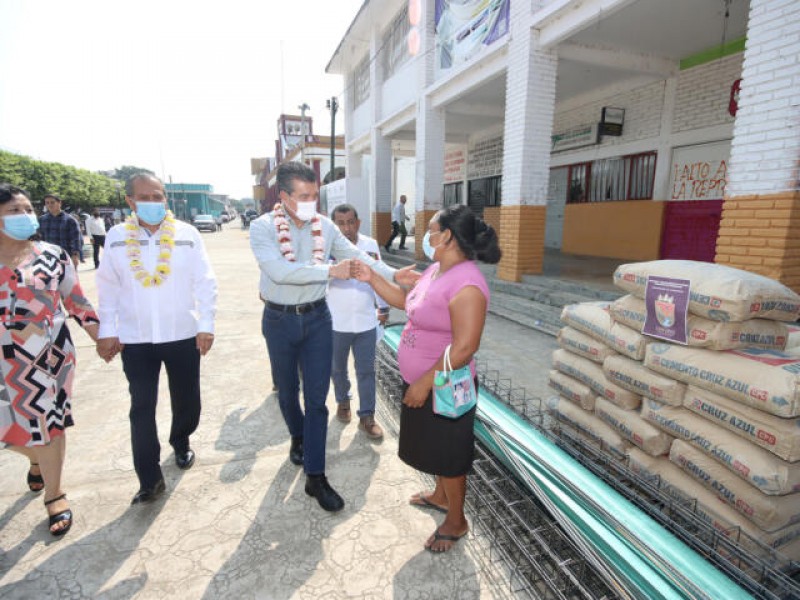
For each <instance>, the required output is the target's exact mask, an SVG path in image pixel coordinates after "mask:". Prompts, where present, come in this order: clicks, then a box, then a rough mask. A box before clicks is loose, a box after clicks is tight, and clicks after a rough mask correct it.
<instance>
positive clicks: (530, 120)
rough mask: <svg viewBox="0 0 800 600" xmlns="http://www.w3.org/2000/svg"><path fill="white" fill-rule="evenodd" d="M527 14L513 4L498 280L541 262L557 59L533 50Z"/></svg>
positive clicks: (524, 7) (519, 4)
mask: <svg viewBox="0 0 800 600" xmlns="http://www.w3.org/2000/svg"><path fill="white" fill-rule="evenodd" d="M515 6H516V7H517V8H516V10H515ZM528 10H530V7H529V6H527V5H526V3H524V2H513V3H512V4H511V11H512V12H511V28H512V31H511V34H512V37H511V39H510V41H509V47H508V70H507V73H506V111H505V126H504V133H503V199H502V206H501V208H500V215H499V218H500V230H499V238H500V247H501V248H502V250H503V258H502V260H501V261H500V264H499V265H498V267H497V276H498V277H499V278H500V279H505V280H508V281H520V279H521V278H522V275H523V273H541V272H542V266H543V260H544V228H545V215H546V211H547V188H548V185H547V184H548V179H549V176H550V136H551V134H552V131H553V113H554V109H555V93H556V91H555V90H556V69H557V62H558V59H557V57H556V54H555V52H554V51H552V50H541V49H539V48H537V37H538V33H537V32H536V31H531V30H530V29H528V28H527V26H526V25H525V23H526V19H524V15H525V14H526V11H528ZM515 23H516V24H517V25H516V28H515ZM493 217H494V218H496V215H493Z"/></svg>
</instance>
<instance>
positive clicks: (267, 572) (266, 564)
mask: <svg viewBox="0 0 800 600" xmlns="http://www.w3.org/2000/svg"><path fill="white" fill-rule="evenodd" d="M262 406H264V405H262ZM273 410H274V414H273ZM267 413H269V414H270V415H271V416H270V418H276V419H280V424H281V426H282V427H283V435H284V436H285V438H286V439H285V440H284V441H288V434H287V433H286V431H285V425H284V424H283V420H282V417H281V416H280V410H279V409H278V407H277V402H276V403H275V404H274V406H273V407H271V408H269V409H268V410H267ZM234 414H235V413H234ZM234 414H232V415H231V422H232V423H233V416H234ZM262 418H263V415H262ZM342 429H343V428H341V427H336V426H333V427H329V430H328V440H327V447H328V448H329V449H330V448H338V446H339V441H340V440H339V438H340V436H341V432H342ZM260 432H262V434H263V429H260ZM287 450H288V445H287ZM234 460H235V459H234ZM243 460H245V461H249V460H250V459H249V458H244V459H243ZM378 462H379V456H378V454H377V452H376V451H375V450H374V449H373V448H372V447H371V446H369V445H367V447H366V448H364V447H363V445H361V444H358V443H355V442H354V443H351V444H350V445H349V446H348V447H347V448H345V449H344V450H342V451H341V452H335V453H331V452H330V450H329V451H328V455H327V460H326V463H327V465H326V472H327V475H328V477H329V480H330V482H331V485H332V486H333V487H334V489H336V490H337V491H339V492H340V493H341V494H342V497H343V498H344V499H345V508H344V510H343V511H342V512H340V513H335V514H331V513H326V512H324V511H323V510H322V509H321V508H320V507H319V506H318V504H317V501H316V500H315V499H313V498H311V497H309V496H307V495H306V493H305V490H304V485H305V476H304V474H303V470H302V468H300V467H297V466H295V465H293V464H292V463H290V462H289V460H288V456H287V458H286V459H285V461H284V463H283V464H282V465H281V467H280V468H279V469H278V471H277V473H276V474H275V477H274V479H273V480H272V482H271V484H270V486H269V489H268V490H267V492H266V494H265V495H264V498H263V500H262V502H261V506H260V507H259V509H258V512H257V514H256V517H255V519H254V521H253V523H252V525H251V526H250V528H249V529H248V530H247V532H246V533H245V534H244V536H243V537H242V539H241V542H240V543H239V546H238V548H237V549H236V551H235V552H234V553H233V554H231V555H230V556H229V558H228V560H227V561H226V562H225V564H224V565H223V566H222V568H220V570H219V571H218V572H217V573H216V574H215V575H214V577H213V578H212V580H211V582H210V583H209V586H208V588H207V589H206V592H205V594H204V595H203V598H205V599H207V600H216V599H217V598H241V597H250V596H252V595H253V593H254V592H256V593H257V595H258V597H261V598H289V597H291V596H292V595H293V594H294V593H295V592H296V591H297V590H299V589H300V588H302V587H303V586H304V585H306V584H307V581H308V579H310V578H311V577H312V576H313V575H315V572H316V569H317V566H318V564H319V563H320V562H321V561H322V560H323V559H324V558H325V555H326V552H325V550H324V549H323V544H325V543H326V540H328V538H330V537H331V534H332V532H333V531H334V529H335V528H336V527H338V526H339V525H341V524H342V523H344V522H345V521H346V520H348V519H350V518H352V517H353V516H354V515H357V514H358V512H359V510H361V509H362V508H363V506H364V504H365V495H366V490H367V488H368V486H369V482H370V480H371V477H372V474H373V472H374V470H375V468H376V467H377V465H378ZM251 466H252V464H251ZM248 468H249V467H248ZM240 470H242V471H243V470H244V469H235V468H234V467H232V470H231V471H230V473H236V474H237V475H238V473H239V471H240ZM330 543H332V544H335V543H336V542H335V541H333V540H331V541H330ZM327 553H328V554H329V553H330V549H328V551H327ZM339 575H341V574H339Z"/></svg>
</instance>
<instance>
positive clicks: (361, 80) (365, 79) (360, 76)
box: [353, 55, 369, 106]
mask: <svg viewBox="0 0 800 600" xmlns="http://www.w3.org/2000/svg"><path fill="white" fill-rule="evenodd" d="M367 98H369V55H367V56H365V57H364V60H362V61H361V62H360V63H359V64H358V66H357V67H356V70H355V72H354V73H353V106H358V105H359V104H361V103H363V102H364V101H365V100H366V99H367Z"/></svg>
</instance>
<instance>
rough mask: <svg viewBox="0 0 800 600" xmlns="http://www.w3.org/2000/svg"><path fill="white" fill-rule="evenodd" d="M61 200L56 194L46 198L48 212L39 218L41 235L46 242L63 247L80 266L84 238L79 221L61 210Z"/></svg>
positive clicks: (45, 203)
mask: <svg viewBox="0 0 800 600" xmlns="http://www.w3.org/2000/svg"><path fill="white" fill-rule="evenodd" d="M61 204H62V202H61V198H60V197H58V196H56V195H55V194H47V195H46V196H45V197H44V205H45V207H46V208H47V212H46V213H45V214H43V215H42V216H41V217H39V233H40V234H41V236H42V239H43V240H44V241H45V242H49V243H50V244H55V245H56V246H61V247H62V248H63V249H64V250H66V252H67V255H68V256H69V257H70V258H71V259H72V263H73V264H74V265H75V267H77V266H78V262H79V261H80V256H81V248H82V247H83V236H82V235H81V228H80V225H78V221H77V220H76V219H74V218H72V217H71V216H70V215H68V214H67V213H66V212H64V211H63V210H61Z"/></svg>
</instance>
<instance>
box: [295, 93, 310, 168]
mask: <svg viewBox="0 0 800 600" xmlns="http://www.w3.org/2000/svg"><path fill="white" fill-rule="evenodd" d="M297 108H299V109H300V133H301V134H302V136H303V137H302V138H300V162H301V163H303V164H305V163H306V111H307V110H309V109H310V108H311V107H310V106H309V105H308V104H306V103H305V102H303V103H302V104H301V105H300V106H298V107H297Z"/></svg>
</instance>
